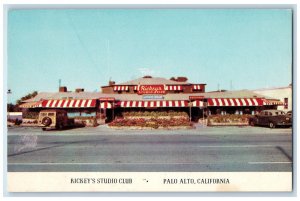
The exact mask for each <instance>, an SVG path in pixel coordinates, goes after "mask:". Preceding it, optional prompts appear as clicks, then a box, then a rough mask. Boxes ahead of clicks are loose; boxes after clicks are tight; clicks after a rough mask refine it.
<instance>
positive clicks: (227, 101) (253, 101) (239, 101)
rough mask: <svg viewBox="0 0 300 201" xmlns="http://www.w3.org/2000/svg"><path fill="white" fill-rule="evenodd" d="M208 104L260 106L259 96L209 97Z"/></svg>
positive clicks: (261, 103)
mask: <svg viewBox="0 0 300 201" xmlns="http://www.w3.org/2000/svg"><path fill="white" fill-rule="evenodd" d="M207 103H208V106H262V105H263V100H262V99H261V98H209V99H207Z"/></svg>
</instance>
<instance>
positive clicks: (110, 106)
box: [100, 102, 112, 109]
mask: <svg viewBox="0 0 300 201" xmlns="http://www.w3.org/2000/svg"><path fill="white" fill-rule="evenodd" d="M100 108H102V109H106V108H107V109H110V108H112V104H111V103H110V102H101V103H100Z"/></svg>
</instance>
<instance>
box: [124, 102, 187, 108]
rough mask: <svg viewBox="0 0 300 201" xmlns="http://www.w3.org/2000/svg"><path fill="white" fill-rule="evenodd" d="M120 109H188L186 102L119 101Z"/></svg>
mask: <svg viewBox="0 0 300 201" xmlns="http://www.w3.org/2000/svg"><path fill="white" fill-rule="evenodd" d="M120 107H188V101H121V102H120Z"/></svg>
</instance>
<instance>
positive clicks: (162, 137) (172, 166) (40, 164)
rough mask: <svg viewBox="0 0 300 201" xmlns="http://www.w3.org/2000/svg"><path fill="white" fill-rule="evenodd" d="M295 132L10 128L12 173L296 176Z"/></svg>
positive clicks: (239, 128)
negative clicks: (285, 173) (281, 173)
mask: <svg viewBox="0 0 300 201" xmlns="http://www.w3.org/2000/svg"><path fill="white" fill-rule="evenodd" d="M291 132H292V131H291V129H269V128H260V127H258V128H257V127H217V128H216V127H215V128H209V127H207V128H202V127H199V126H198V127H197V128H196V129H193V130H172V131H171V130H160V131H157V130H155V131H153V130H148V131H145V130H134V131H131V130H111V129H108V128H106V127H103V126H101V127H97V128H78V129H70V130H64V131H46V132H43V131H41V129H37V128H9V130H8V171H50V172H51V171H60V172H62V171H68V172H69V171H73V172H76V171H97V172H101V171H127V172H131V171H134V172H138V171H146V172H152V171H154V172H157V171H168V172H172V171H195V172H206V171H216V172H223V171H225V172H229V171H292V134H291Z"/></svg>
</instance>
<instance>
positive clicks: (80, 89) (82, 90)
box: [75, 88, 84, 93]
mask: <svg viewBox="0 0 300 201" xmlns="http://www.w3.org/2000/svg"><path fill="white" fill-rule="evenodd" d="M75 92H77V93H79V92H84V89H83V88H78V89H75Z"/></svg>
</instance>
